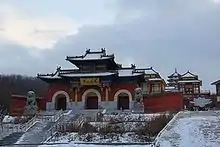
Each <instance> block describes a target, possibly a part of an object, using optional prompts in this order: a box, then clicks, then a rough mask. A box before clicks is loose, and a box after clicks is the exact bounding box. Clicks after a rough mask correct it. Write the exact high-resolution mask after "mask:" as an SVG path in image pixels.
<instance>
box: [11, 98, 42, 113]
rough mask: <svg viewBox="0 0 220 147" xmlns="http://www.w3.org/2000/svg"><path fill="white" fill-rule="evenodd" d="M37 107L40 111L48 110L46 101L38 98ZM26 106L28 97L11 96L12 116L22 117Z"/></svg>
mask: <svg viewBox="0 0 220 147" xmlns="http://www.w3.org/2000/svg"><path fill="white" fill-rule="evenodd" d="M37 105H38V109H39V110H45V109H46V101H45V99H39V98H37ZM25 106H26V96H20V95H19V96H17V95H12V96H11V107H10V115H12V116H15V115H16V116H17V115H22V114H23V112H24V109H25Z"/></svg>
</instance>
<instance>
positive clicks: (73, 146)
mask: <svg viewBox="0 0 220 147" xmlns="http://www.w3.org/2000/svg"><path fill="white" fill-rule="evenodd" d="M49 146H50V147H125V146H126V147H151V145H97V144H74V143H70V144H58V145H41V146H38V147H49Z"/></svg>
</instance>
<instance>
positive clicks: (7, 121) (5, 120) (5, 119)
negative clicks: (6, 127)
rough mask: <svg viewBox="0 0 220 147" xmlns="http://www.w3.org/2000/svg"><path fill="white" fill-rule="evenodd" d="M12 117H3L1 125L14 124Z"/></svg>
mask: <svg viewBox="0 0 220 147" xmlns="http://www.w3.org/2000/svg"><path fill="white" fill-rule="evenodd" d="M14 119H15V118H14V117H12V116H9V115H6V116H5V117H4V119H3V120H2V122H3V123H12V122H14Z"/></svg>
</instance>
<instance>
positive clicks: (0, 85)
mask: <svg viewBox="0 0 220 147" xmlns="http://www.w3.org/2000/svg"><path fill="white" fill-rule="evenodd" d="M46 88H47V83H45V82H43V81H41V80H40V79H37V78H36V77H28V76H22V75H0V105H3V106H4V107H5V108H7V109H8V108H9V106H10V100H11V94H19V95H27V92H28V91H29V90H33V91H34V92H35V93H36V95H37V96H44V95H45V92H46Z"/></svg>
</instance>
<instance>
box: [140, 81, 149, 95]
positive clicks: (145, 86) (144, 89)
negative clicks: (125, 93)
mask: <svg viewBox="0 0 220 147" xmlns="http://www.w3.org/2000/svg"><path fill="white" fill-rule="evenodd" d="M142 92H143V94H147V93H148V92H149V87H148V85H147V83H143V84H142Z"/></svg>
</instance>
